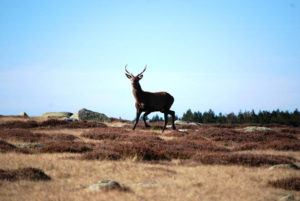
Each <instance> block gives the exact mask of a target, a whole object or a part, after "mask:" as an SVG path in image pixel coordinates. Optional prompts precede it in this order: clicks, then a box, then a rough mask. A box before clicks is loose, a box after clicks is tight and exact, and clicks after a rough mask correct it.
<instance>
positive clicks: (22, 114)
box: [19, 112, 29, 117]
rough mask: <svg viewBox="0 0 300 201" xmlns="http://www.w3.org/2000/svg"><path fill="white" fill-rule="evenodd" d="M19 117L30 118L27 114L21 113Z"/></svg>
mask: <svg viewBox="0 0 300 201" xmlns="http://www.w3.org/2000/svg"><path fill="white" fill-rule="evenodd" d="M19 116H21V117H29V116H28V115H27V114H26V112H21V113H20V115H19Z"/></svg>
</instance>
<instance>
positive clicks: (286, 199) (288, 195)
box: [279, 194, 295, 201]
mask: <svg viewBox="0 0 300 201" xmlns="http://www.w3.org/2000/svg"><path fill="white" fill-rule="evenodd" d="M288 200H295V197H294V195H293V194H287V195H285V196H283V197H282V198H280V200H279V201H288Z"/></svg>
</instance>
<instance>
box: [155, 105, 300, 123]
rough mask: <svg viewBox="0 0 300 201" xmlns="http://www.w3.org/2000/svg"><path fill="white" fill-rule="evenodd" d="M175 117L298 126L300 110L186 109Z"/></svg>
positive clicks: (201, 121) (160, 118) (156, 119)
mask: <svg viewBox="0 0 300 201" xmlns="http://www.w3.org/2000/svg"><path fill="white" fill-rule="evenodd" d="M176 119H180V120H183V121H187V122H197V123H222V124H225V123H229V124H244V123H254V124H273V123H274V124H284V125H291V126H300V112H299V111H298V109H295V110H294V111H293V112H288V111H280V110H279V109H277V110H274V111H272V112H269V111H259V112H258V113H255V111H254V110H252V111H245V112H241V111H240V112H239V113H238V114H234V113H233V112H232V113H229V114H222V113H219V114H215V112H214V111H213V110H211V109H209V110H208V111H205V112H203V113H202V112H200V111H196V112H193V111H192V110H191V109H188V110H187V111H186V112H185V113H184V114H183V115H182V117H181V118H178V117H177V116H176ZM150 121H151V122H153V121H163V118H162V117H160V116H158V115H155V116H153V117H152V119H150Z"/></svg>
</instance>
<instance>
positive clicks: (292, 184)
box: [269, 177, 300, 191]
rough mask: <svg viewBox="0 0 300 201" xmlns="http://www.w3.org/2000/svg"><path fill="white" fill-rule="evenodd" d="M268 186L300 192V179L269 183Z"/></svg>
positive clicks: (293, 178) (294, 178)
mask: <svg viewBox="0 0 300 201" xmlns="http://www.w3.org/2000/svg"><path fill="white" fill-rule="evenodd" d="M269 185H271V186H273V187H275V188H283V189H285V190H294V191H300V177H292V178H286V179H279V180H275V181H269Z"/></svg>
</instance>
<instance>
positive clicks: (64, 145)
mask: <svg viewBox="0 0 300 201" xmlns="http://www.w3.org/2000/svg"><path fill="white" fill-rule="evenodd" d="M92 146H93V145H91V144H87V143H83V142H68V141H65V142H52V143H49V144H47V145H45V146H43V147H41V148H39V151H40V152H42V153H54V152H56V153H63V152H70V153H84V152H88V151H91V150H92Z"/></svg>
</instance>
